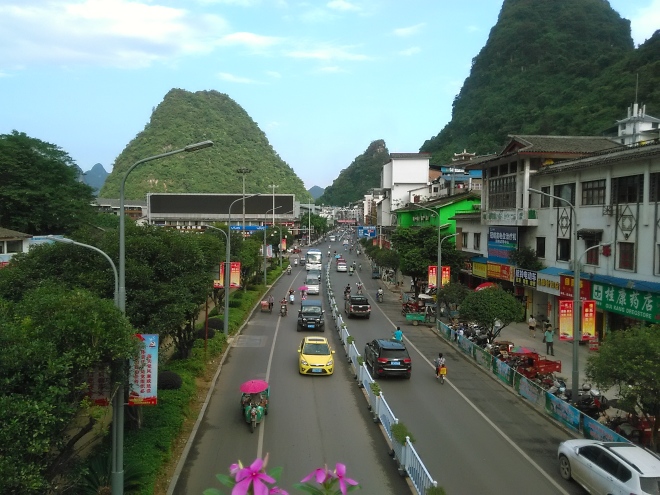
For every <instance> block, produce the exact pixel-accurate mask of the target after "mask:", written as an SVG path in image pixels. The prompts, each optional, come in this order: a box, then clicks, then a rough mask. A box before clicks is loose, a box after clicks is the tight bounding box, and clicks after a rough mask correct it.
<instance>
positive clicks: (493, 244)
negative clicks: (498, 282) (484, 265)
mask: <svg viewBox="0 0 660 495" xmlns="http://www.w3.org/2000/svg"><path fill="white" fill-rule="evenodd" d="M516 249H518V227H499V226H498V227H488V261H489V262H492V263H500V264H503V265H507V264H510V262H509V255H511V253H513V252H515V251H516Z"/></svg>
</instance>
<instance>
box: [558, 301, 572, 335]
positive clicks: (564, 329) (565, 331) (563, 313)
mask: <svg viewBox="0 0 660 495" xmlns="http://www.w3.org/2000/svg"><path fill="white" fill-rule="evenodd" d="M559 340H573V301H559Z"/></svg>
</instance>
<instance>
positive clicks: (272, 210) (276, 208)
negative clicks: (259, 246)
mask: <svg viewBox="0 0 660 495" xmlns="http://www.w3.org/2000/svg"><path fill="white" fill-rule="evenodd" d="M280 208H282V207H281V206H277V207H275V208H271V209H270V210H268V211H267V212H266V213H264V285H268V284H267V283H266V281H267V280H266V230H267V229H266V216H267V215H268V214H269V213H271V212H272V213H273V228H275V210H279V209H280ZM281 244H282V243H281V242H280V245H281Z"/></svg>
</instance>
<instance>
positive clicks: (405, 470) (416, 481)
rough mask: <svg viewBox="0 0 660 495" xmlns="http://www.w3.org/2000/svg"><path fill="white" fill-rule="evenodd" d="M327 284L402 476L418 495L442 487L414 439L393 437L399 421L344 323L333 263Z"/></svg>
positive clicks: (349, 353)
mask: <svg viewBox="0 0 660 495" xmlns="http://www.w3.org/2000/svg"><path fill="white" fill-rule="evenodd" d="M325 282H326V284H325V285H326V295H327V297H328V302H329V303H330V308H331V314H332V320H333V324H334V326H335V330H336V331H337V333H338V335H339V339H340V340H341V343H342V346H343V347H344V351H345V352H346V357H347V359H348V362H349V364H350V366H351V370H352V371H353V375H354V376H355V378H356V380H357V383H358V385H359V386H360V387H361V388H362V389H363V390H364V393H365V397H366V398H367V404H368V407H369V410H370V411H371V413H372V418H373V420H374V422H375V423H380V424H381V425H382V427H383V431H384V432H385V435H386V436H387V439H388V440H389V444H390V445H391V447H392V451H391V454H392V456H393V457H394V460H395V461H396V462H397V466H398V469H399V473H400V474H401V475H404V476H408V478H409V479H410V481H411V483H412V485H413V486H414V487H415V490H416V491H417V493H419V494H420V495H425V494H426V491H427V490H428V489H429V488H430V487H432V486H434V487H435V486H438V484H437V482H436V481H435V480H434V479H433V478H432V477H431V475H430V474H429V472H428V471H427V469H426V467H425V466H424V463H423V462H422V460H421V458H420V457H419V455H418V454H417V451H415V449H414V447H413V446H412V443H411V442H410V439H409V438H408V437H406V441H405V443H403V444H402V443H400V442H399V441H397V440H396V438H394V436H393V434H392V426H393V425H395V424H397V423H398V422H399V420H398V418H397V417H396V416H395V415H394V412H393V411H392V409H391V408H390V406H389V404H388V403H387V401H386V400H385V396H384V395H383V393H382V392H381V391H380V390H379V389H378V388H377V387H372V386H371V385H372V384H373V383H375V381H374V379H373V378H372V377H371V375H370V374H369V371H368V370H367V366H366V365H365V364H364V362H363V361H362V357H361V356H360V353H359V352H358V350H357V347H355V343H354V341H353V339H352V337H351V335H350V333H349V332H348V325H347V324H346V323H345V322H344V318H343V316H342V313H341V307H342V306H343V303H344V301H343V299H342V301H341V304H337V300H336V299H335V296H334V292H333V290H332V287H331V285H330V263H328V265H327V267H326V277H325ZM342 297H343V296H342ZM376 391H377V392H376Z"/></svg>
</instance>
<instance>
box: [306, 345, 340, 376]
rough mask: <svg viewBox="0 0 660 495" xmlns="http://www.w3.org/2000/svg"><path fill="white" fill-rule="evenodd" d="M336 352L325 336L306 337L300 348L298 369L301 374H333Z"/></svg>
mask: <svg viewBox="0 0 660 495" xmlns="http://www.w3.org/2000/svg"><path fill="white" fill-rule="evenodd" d="M334 353H335V351H333V350H332V349H331V348H330V344H328V339H326V338H325V337H305V338H304V339H303V340H302V342H301V343H300V347H299V348H298V371H299V372H300V374H301V375H332V373H333V372H334V359H333V357H332V355H333V354H334Z"/></svg>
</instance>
